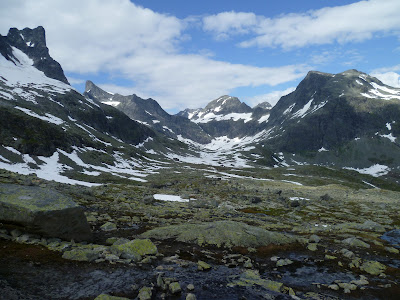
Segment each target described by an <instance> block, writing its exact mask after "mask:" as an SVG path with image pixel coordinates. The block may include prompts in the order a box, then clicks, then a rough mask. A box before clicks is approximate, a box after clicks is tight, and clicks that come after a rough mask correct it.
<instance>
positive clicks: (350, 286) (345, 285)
mask: <svg viewBox="0 0 400 300" xmlns="http://www.w3.org/2000/svg"><path fill="white" fill-rule="evenodd" d="M338 285H339V287H341V288H342V289H344V290H350V291H354V290H356V289H357V286H356V285H355V284H352V283H347V282H339V283H338Z"/></svg>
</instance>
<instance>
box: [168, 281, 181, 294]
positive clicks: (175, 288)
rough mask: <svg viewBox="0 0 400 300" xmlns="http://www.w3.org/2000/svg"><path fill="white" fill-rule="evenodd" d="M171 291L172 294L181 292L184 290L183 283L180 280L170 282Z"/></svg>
mask: <svg viewBox="0 0 400 300" xmlns="http://www.w3.org/2000/svg"><path fill="white" fill-rule="evenodd" d="M169 291H170V292H171V294H179V293H180V292H181V291H182V289H181V285H180V284H179V282H172V283H170V284H169Z"/></svg>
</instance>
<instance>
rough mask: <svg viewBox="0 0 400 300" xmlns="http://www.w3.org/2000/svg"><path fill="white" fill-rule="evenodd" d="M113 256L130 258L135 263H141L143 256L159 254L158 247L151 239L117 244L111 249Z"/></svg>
mask: <svg viewBox="0 0 400 300" xmlns="http://www.w3.org/2000/svg"><path fill="white" fill-rule="evenodd" d="M110 250H111V252H112V253H113V254H115V255H118V256H121V258H128V259H132V260H134V261H140V260H141V259H142V256H143V255H155V254H157V252H158V251H157V247H156V245H154V244H153V243H152V242H151V241H150V240H149V239H136V240H133V241H129V242H126V243H124V244H118V245H116V243H115V244H114V245H112V246H111V247H110Z"/></svg>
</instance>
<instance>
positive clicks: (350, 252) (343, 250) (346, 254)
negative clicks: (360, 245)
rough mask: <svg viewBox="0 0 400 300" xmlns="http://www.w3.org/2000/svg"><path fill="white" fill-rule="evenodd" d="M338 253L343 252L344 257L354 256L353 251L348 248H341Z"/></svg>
mask: <svg viewBox="0 0 400 300" xmlns="http://www.w3.org/2000/svg"><path fill="white" fill-rule="evenodd" d="M340 253H342V254H343V256H344V257H346V258H350V259H351V258H354V257H355V256H356V255H355V254H354V252H352V251H350V250H348V249H342V250H340Z"/></svg>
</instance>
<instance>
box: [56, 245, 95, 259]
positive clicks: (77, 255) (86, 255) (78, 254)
mask: <svg viewBox="0 0 400 300" xmlns="http://www.w3.org/2000/svg"><path fill="white" fill-rule="evenodd" d="M62 257H63V258H64V259H69V260H77V261H89V262H90V261H94V260H96V259H97V258H99V253H98V252H97V251H94V250H90V249H84V248H83V249H81V248H78V249H73V250H70V251H65V252H64V254H63V256H62Z"/></svg>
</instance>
